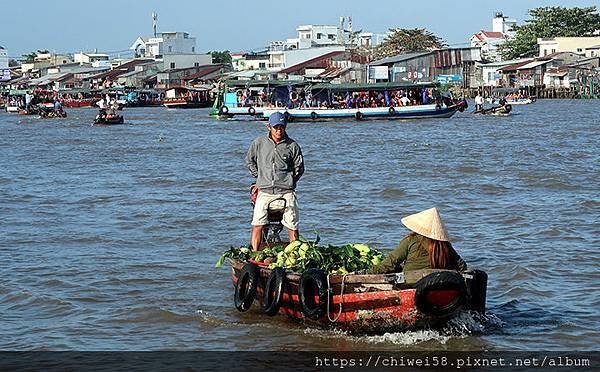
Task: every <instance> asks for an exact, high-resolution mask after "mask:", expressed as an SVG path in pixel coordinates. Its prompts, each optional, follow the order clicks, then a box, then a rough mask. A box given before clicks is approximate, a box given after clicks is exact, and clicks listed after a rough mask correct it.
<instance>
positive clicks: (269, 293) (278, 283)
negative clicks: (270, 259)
mask: <svg viewBox="0 0 600 372" xmlns="http://www.w3.org/2000/svg"><path fill="white" fill-rule="evenodd" d="M284 285H285V269H284V268H283V267H276V268H275V269H273V271H271V274H270V275H269V278H268V279H267V282H266V284H265V293H264V298H263V311H264V313H265V314H267V315H268V316H273V315H276V314H277V313H278V312H279V308H280V307H281V300H282V298H283V296H282V295H283V286H284Z"/></svg>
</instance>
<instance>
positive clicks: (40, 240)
mask: <svg viewBox="0 0 600 372" xmlns="http://www.w3.org/2000/svg"><path fill="white" fill-rule="evenodd" d="M599 109H600V101H583V100H581V101H570V100H562V101H558V100H554V101H550V100H546V101H538V102H536V103H534V104H532V105H527V106H514V112H515V115H512V116H509V117H502V118H498V117H487V116H474V115H471V114H470V113H467V112H465V113H461V114H457V115H455V116H454V117H452V118H451V119H433V120H416V121H405V122H336V123H302V124H300V123H292V124H290V125H289V128H288V133H289V134H290V135H291V137H292V138H294V139H296V140H297V141H298V142H299V143H300V145H301V146H302V148H303V151H304V155H305V161H306V173H305V175H304V177H303V178H302V179H301V180H300V182H299V185H298V195H299V200H300V205H301V233H302V234H303V235H305V236H306V237H308V238H312V237H314V235H315V232H318V233H319V234H320V236H321V239H322V242H324V243H331V244H336V245H337V244H344V243H347V242H365V241H369V242H370V244H372V245H374V246H376V247H378V248H380V249H383V250H387V249H389V248H392V247H393V246H395V245H396V244H397V242H398V241H399V240H400V239H401V238H402V237H403V236H404V235H405V234H406V233H407V230H406V228H404V227H403V226H402V225H401V223H400V218H401V217H403V216H405V215H407V214H411V213H414V212H418V211H421V210H424V209H426V208H430V207H432V206H437V207H438V209H439V210H440V212H441V215H442V217H443V219H444V221H445V223H446V226H447V228H448V230H449V232H450V234H451V235H452V236H453V237H454V240H455V243H454V246H455V248H456V249H457V250H458V252H459V253H460V254H461V255H462V257H463V258H464V259H465V260H466V261H467V262H468V263H469V266H470V267H478V268H481V269H484V270H486V271H487V272H488V274H489V287H488V303H487V305H488V317H487V318H486V319H476V318H474V317H472V316H465V317H463V318H461V319H458V320H456V321H455V322H453V324H451V325H450V326H449V327H447V328H446V329H443V330H426V331H415V332H402V333H387V334H381V335H370V336H366V335H347V334H344V333H342V332H337V331H330V330H318V329H310V328H305V327H304V326H302V325H301V324H296V323H293V322H291V321H288V320H287V319H285V318H283V317H276V318H268V317H266V316H263V315H261V314H260V313H259V312H258V311H254V310H253V311H250V312H248V313H243V314H242V313H239V312H237V311H236V310H235V308H234V306H233V299H232V295H233V289H232V284H231V278H230V272H229V269H228V268H226V267H223V268H220V269H216V268H214V263H215V261H216V260H217V259H218V257H219V256H220V254H221V252H222V251H223V250H225V249H227V248H228V247H229V246H230V245H241V244H246V243H247V242H248V240H249V230H250V226H249V222H250V217H251V207H250V203H249V200H248V188H249V185H250V183H251V178H250V175H249V173H248V172H247V170H246V169H245V166H244V155H245V152H246V150H247V147H248V145H249V143H250V142H251V140H252V139H253V138H255V137H256V136H258V135H261V134H264V133H265V128H264V123H259V122H252V121H230V122H223V121H215V120H212V119H210V118H209V117H208V116H207V110H181V111H177V110H175V111H172V110H167V109H163V108H136V109H127V110H126V111H124V115H125V119H126V125H121V126H103V127H98V126H90V123H91V122H92V119H93V117H94V115H95V113H96V112H95V111H94V110H92V109H71V110H69V111H68V112H69V117H68V118H67V119H63V120H51V119H46V120H44V119H38V118H35V117H24V116H19V115H12V114H6V113H0V133H1V136H0V164H1V165H0V168H1V169H2V172H0V216H1V217H0V262H2V265H1V266H0V272H1V276H0V278H1V280H0V320H1V321H0V335H1V336H2V337H0V349H1V350H156V349H170V350H255V349H257V350H594V349H597V346H598V345H599V344H600V316H599V315H600V310H599V309H600V293H599V290H598V289H599V283H600V273H599V269H598V262H599V260H600V253H599V248H600V239H599V236H600V221H599V219H600V213H599V212H600V194H599V191H600V190H599V189H600V187H599V182H598V174H600V169H599V168H600V167H599V164H600V149H599V146H598V144H599V143H600V131H599V130H598V117H599V116H598V113H599V112H600V110H599ZM469 110H470V109H469Z"/></svg>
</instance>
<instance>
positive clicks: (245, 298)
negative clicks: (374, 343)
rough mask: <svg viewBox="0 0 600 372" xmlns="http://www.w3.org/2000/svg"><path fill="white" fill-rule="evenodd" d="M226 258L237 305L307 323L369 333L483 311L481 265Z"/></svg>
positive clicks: (438, 322)
mask: <svg viewBox="0 0 600 372" xmlns="http://www.w3.org/2000/svg"><path fill="white" fill-rule="evenodd" d="M230 263H231V267H232V281H233V284H234V288H235V290H234V303H235V306H236V308H237V309H238V310H239V311H247V310H249V309H250V308H251V306H252V304H253V303H254V304H255V305H256V304H257V305H258V308H259V309H260V311H262V312H263V313H265V314H266V315H269V316H273V315H276V314H281V315H285V316H287V317H289V318H291V319H294V320H298V321H304V322H307V323H308V324H310V325H317V326H321V327H333V328H339V329H343V330H347V331H350V332H367V333H368V332H380V331H390V330H406V329H417V328H423V327H430V326H439V325H442V324H444V323H445V322H447V321H448V320H450V319H452V318H453V317H455V316H457V315H458V314H460V313H461V312H463V311H466V310H473V311H478V312H480V313H484V312H485V301H486V291H487V274H486V273H485V272H484V271H480V270H470V271H468V272H465V273H462V274H459V273H457V272H455V271H449V270H419V271H413V272H407V273H397V274H385V275H358V274H348V275H333V274H332V275H326V274H325V273H324V272H323V271H320V270H316V269H309V270H307V271H306V272H304V273H303V274H299V273H285V271H284V270H283V269H282V268H276V269H273V270H271V269H269V268H267V267H265V266H261V265H257V264H256V263H253V262H243V261H239V260H230Z"/></svg>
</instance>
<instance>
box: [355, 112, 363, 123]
mask: <svg viewBox="0 0 600 372" xmlns="http://www.w3.org/2000/svg"><path fill="white" fill-rule="evenodd" d="M354 117H355V118H356V120H358V121H361V120H362V118H363V113H362V112H360V111H356V114H354Z"/></svg>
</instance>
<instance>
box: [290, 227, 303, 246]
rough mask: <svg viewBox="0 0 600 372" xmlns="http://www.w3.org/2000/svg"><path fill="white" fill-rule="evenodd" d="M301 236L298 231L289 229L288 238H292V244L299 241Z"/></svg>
mask: <svg viewBox="0 0 600 372" xmlns="http://www.w3.org/2000/svg"><path fill="white" fill-rule="evenodd" d="M299 235H300V234H299V233H298V230H292V229H288V236H289V237H290V243H291V242H293V241H294V240H298V236H299Z"/></svg>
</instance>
